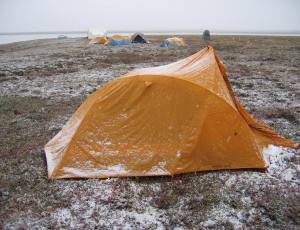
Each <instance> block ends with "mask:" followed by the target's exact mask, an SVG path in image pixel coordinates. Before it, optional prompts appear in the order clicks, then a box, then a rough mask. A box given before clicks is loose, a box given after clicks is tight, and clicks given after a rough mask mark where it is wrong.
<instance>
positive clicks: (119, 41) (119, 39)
mask: <svg viewBox="0 0 300 230" xmlns="http://www.w3.org/2000/svg"><path fill="white" fill-rule="evenodd" d="M110 44H111V45H112V46H117V45H128V44H131V37H130V36H121V35H118V34H116V35H113V36H112V37H111V38H110Z"/></svg>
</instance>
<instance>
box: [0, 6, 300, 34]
mask: <svg viewBox="0 0 300 230" xmlns="http://www.w3.org/2000/svg"><path fill="white" fill-rule="evenodd" d="M0 22H1V23H0V32H2V33H3V32H31V31H81V30H87V29H88V28H89V27H94V28H101V29H106V30H201V29H205V28H208V29H211V30H239V31H240V30H248V31H291V30H293V31H300V0H219V1H217V0H209V1H208V0H206V1H200V0H150V1H144V0H127V1H124V0H103V1H101V0H84V1H83V0H82V1H76V0H26V1H25V0H0Z"/></svg>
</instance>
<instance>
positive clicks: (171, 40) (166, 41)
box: [160, 37, 185, 47]
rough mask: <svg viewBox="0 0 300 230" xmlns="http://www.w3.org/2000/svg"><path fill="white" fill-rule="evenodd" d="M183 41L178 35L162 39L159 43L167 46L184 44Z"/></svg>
mask: <svg viewBox="0 0 300 230" xmlns="http://www.w3.org/2000/svg"><path fill="white" fill-rule="evenodd" d="M184 45H185V42H184V39H183V38H179V37H172V38H167V39H164V40H163V41H162V43H161V44H160V46H161V47H168V46H184Z"/></svg>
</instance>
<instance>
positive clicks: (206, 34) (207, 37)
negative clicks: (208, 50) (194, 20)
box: [202, 30, 210, 41]
mask: <svg viewBox="0 0 300 230" xmlns="http://www.w3.org/2000/svg"><path fill="white" fill-rule="evenodd" d="M202 38H203V40H204V41H209V40H210V32H209V30H204V31H203V34H202Z"/></svg>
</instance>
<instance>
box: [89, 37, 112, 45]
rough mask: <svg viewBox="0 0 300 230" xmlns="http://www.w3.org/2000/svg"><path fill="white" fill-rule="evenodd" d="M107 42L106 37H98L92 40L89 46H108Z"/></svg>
mask: <svg viewBox="0 0 300 230" xmlns="http://www.w3.org/2000/svg"><path fill="white" fill-rule="evenodd" d="M108 42H109V40H108V38H107V37H106V36H100V37H96V38H94V39H92V40H91V41H90V42H89V44H103V45H106V44H108Z"/></svg>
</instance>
